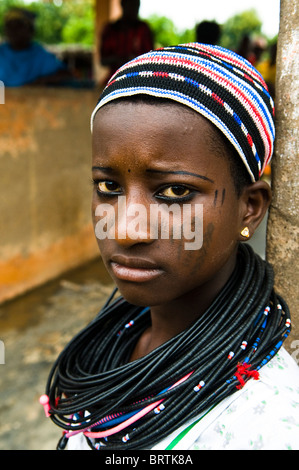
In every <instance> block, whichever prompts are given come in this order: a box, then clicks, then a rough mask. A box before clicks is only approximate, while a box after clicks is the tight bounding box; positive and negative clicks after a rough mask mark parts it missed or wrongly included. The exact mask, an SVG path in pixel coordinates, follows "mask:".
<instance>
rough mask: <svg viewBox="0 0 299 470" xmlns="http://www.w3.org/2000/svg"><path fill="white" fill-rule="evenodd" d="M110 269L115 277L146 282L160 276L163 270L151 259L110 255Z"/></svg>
mask: <svg viewBox="0 0 299 470" xmlns="http://www.w3.org/2000/svg"><path fill="white" fill-rule="evenodd" d="M110 265H111V269H112V271H113V274H114V275H115V277H116V278H117V279H120V280H123V281H131V282H147V281H151V280H154V279H156V278H157V277H159V276H161V274H162V273H163V270H162V269H161V268H159V266H157V265H156V264H155V263H154V262H152V261H151V260H147V259H143V258H128V257H126V256H122V255H115V256H112V258H111V261H110Z"/></svg>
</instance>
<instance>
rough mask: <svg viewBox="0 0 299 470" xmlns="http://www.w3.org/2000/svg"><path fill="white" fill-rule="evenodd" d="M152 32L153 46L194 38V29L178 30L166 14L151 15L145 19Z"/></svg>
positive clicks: (182, 41) (169, 44) (173, 43)
mask: <svg viewBox="0 0 299 470" xmlns="http://www.w3.org/2000/svg"><path fill="white" fill-rule="evenodd" d="M146 21H147V22H148V24H149V25H150V27H151V29H152V31H153V34H154V41H155V47H164V46H171V45H175V44H182V43H185V42H191V41H194V40H195V31H194V30H192V29H187V30H185V31H182V32H179V31H178V30H177V28H176V27H175V25H174V23H173V21H172V20H170V19H169V18H167V17H166V16H158V15H151V16H150V17H149V18H147V19H146Z"/></svg>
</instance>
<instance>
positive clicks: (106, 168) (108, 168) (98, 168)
mask: <svg viewBox="0 0 299 470" xmlns="http://www.w3.org/2000/svg"><path fill="white" fill-rule="evenodd" d="M91 169H92V170H100V171H107V172H113V171H114V170H113V168H111V167H110V166H93V167H92V168H91Z"/></svg>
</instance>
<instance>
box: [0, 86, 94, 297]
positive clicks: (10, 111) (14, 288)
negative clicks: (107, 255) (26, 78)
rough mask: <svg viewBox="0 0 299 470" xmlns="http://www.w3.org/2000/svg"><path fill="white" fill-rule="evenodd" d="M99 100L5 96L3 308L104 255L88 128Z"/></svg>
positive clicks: (52, 92)
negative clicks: (93, 201)
mask: <svg viewBox="0 0 299 470" xmlns="http://www.w3.org/2000/svg"><path fill="white" fill-rule="evenodd" d="M98 94H99V93H98V92H97V91H93V90H92V91H91V90H77V89H64V88H33V87H32V88H31V87H26V88H19V89H6V93H5V104H2V105H0V181H1V185H0V215H1V218H0V240H1V242H0V302H3V301H4V300H8V299H11V298H12V297H14V296H16V295H17V294H21V293H23V292H25V291H26V290H28V289H30V288H32V287H35V286H38V285H40V284H42V283H44V282H45V281H48V280H49V279H51V278H54V277H55V276H57V275H59V274H61V273H62V272H63V271H66V270H68V269H70V268H72V267H75V266H78V265H80V264H81V263H83V262H86V261H87V260H89V259H92V258H94V257H95V256H96V255H98V249H97V245H96V240H95V237H94V234H93V230H92V226H91V211H90V198H91V185H90V156H91V151H90V146H91V140H90V128H89V120H90V114H91V111H92V109H93V107H94V105H95V103H96V100H97V97H98Z"/></svg>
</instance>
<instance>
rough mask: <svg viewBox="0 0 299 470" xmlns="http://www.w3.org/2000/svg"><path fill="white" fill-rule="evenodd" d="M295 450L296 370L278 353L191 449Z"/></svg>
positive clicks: (298, 445) (298, 420)
mask: <svg viewBox="0 0 299 470" xmlns="http://www.w3.org/2000/svg"><path fill="white" fill-rule="evenodd" d="M214 443H217V444H216V445H217V448H219V449H232V450H233V449H234V450H237V449H239V450H250V449H252V450H256V449H264V450H287V449H296V450H298V449H299V368H298V366H297V364H296V363H295V361H294V360H293V359H292V358H291V357H290V356H289V354H288V353H287V352H286V351H285V350H284V349H282V350H281V351H280V352H279V353H278V354H277V355H276V356H275V357H274V358H273V359H272V360H271V361H270V362H269V363H268V364H267V365H266V366H264V367H263V368H262V369H261V370H260V378H259V380H258V381H254V380H251V381H249V382H248V383H247V384H246V386H245V387H244V389H243V390H240V393H239V392H237V393H236V394H235V399H233V400H232V401H231V402H230V403H229V404H228V406H227V407H225V408H224V409H223V411H222V412H221V413H220V414H219V415H218V416H217V417H216V416H215V420H214V421H213V423H211V426H210V427H209V429H207V430H206V431H205V433H204V434H203V436H199V437H198V439H197V440H196V441H195V442H194V445H193V448H194V449H196V448H205V447H206V446H207V447H212V448H214V447H213V445H214Z"/></svg>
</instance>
